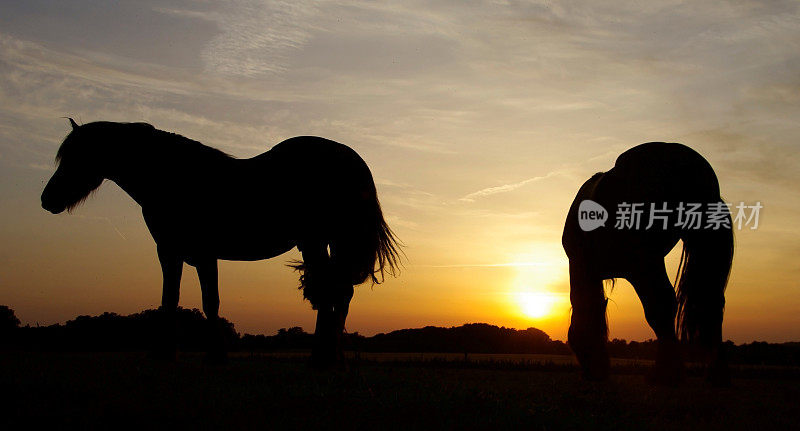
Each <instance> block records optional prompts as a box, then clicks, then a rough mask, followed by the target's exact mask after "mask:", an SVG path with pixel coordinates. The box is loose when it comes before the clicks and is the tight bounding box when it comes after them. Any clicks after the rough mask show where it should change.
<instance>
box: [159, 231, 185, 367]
mask: <svg viewBox="0 0 800 431" xmlns="http://www.w3.org/2000/svg"><path fill="white" fill-rule="evenodd" d="M158 260H159V262H160V263H161V274H162V277H163V290H162V292H161V313H159V314H160V317H161V322H159V325H158V326H159V328H158V329H157V334H156V340H157V341H156V348H155V357H156V358H159V359H167V360H175V356H176V353H177V345H176V340H175V338H176V325H177V322H176V312H177V310H178V299H179V297H180V290H181V274H182V272H183V260H182V259H181V258H180V257H178V255H177V254H175V253H171V252H169V251H168V250H167V249H165V248H164V247H158Z"/></svg>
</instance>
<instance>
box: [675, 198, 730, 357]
mask: <svg viewBox="0 0 800 431" xmlns="http://www.w3.org/2000/svg"><path fill="white" fill-rule="evenodd" d="M725 219H726V221H727V223H722V224H721V225H720V226H719V228H718V229H716V230H714V229H709V228H706V229H699V230H686V231H684V234H683V235H682V238H681V239H682V240H683V252H682V253H681V261H680V264H679V266H678V274H677V278H676V280H675V287H676V289H677V299H678V316H677V321H676V326H677V330H678V334H679V335H680V337H681V339H682V340H685V341H689V342H694V341H699V342H700V343H701V344H703V345H706V346H713V345H716V344H718V343H720V342H721V341H722V315H723V312H724V309H725V287H726V285H727V284H728V277H729V276H730V271H731V264H732V263H733V248H734V245H733V229H732V226H731V218H730V214H729V213H728V214H726V215H725ZM725 224H727V226H725Z"/></svg>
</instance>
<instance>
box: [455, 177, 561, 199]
mask: <svg viewBox="0 0 800 431" xmlns="http://www.w3.org/2000/svg"><path fill="white" fill-rule="evenodd" d="M561 174H562V173H561V172H560V171H553V172H549V173H548V174H547V175H541V176H538V177H533V178H528V179H527V180H523V181H520V182H517V183H511V184H503V185H502V186H495V187H487V188H485V189H481V190H478V191H477V192H473V193H470V194H468V195H466V196H464V197H462V198H461V199H459V201H462V202H475V200H476V199H479V198H482V197H486V196H491V195H496V194H498V193H508V192H511V191H514V190H517V189H519V188H521V187H524V186H526V185H528V184H533V183H536V182H539V181H542V180H545V179H548V178H552V177H555V176H558V175H561Z"/></svg>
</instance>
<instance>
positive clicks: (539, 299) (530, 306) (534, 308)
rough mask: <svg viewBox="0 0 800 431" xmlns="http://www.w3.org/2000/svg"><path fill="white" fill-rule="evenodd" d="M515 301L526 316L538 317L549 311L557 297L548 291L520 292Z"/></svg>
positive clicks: (547, 313)
mask: <svg viewBox="0 0 800 431" xmlns="http://www.w3.org/2000/svg"><path fill="white" fill-rule="evenodd" d="M517 301H518V302H519V306H520V308H521V309H522V312H523V313H524V314H525V315H526V316H528V317H532V318H537V319H538V318H542V317H545V316H547V315H549V314H550V313H551V311H552V309H553V306H554V305H555V304H556V303H557V302H558V298H556V297H555V296H554V295H552V294H548V293H541V292H520V293H519V295H518V298H517Z"/></svg>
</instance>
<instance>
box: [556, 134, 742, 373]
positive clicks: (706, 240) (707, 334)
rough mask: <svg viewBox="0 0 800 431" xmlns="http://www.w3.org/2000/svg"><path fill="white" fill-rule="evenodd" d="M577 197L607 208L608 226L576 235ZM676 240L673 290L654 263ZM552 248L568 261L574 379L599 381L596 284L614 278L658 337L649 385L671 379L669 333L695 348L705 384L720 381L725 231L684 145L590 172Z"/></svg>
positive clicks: (728, 254) (721, 213) (708, 171)
mask: <svg viewBox="0 0 800 431" xmlns="http://www.w3.org/2000/svg"><path fill="white" fill-rule="evenodd" d="M585 200H591V201H594V202H595V203H597V204H599V205H600V206H602V207H603V208H604V209H605V210H606V211H608V212H609V213H612V214H613V213H614V212H615V211H616V223H614V218H613V217H612V218H611V222H610V223H608V225H603V226H599V227H597V228H596V229H594V230H590V229H589V228H587V229H586V230H584V229H583V228H581V221H582V219H581V218H582V217H584V220H585V218H586V217H587V216H590V214H588V211H581V202H583V201H585ZM631 204H641V205H637V206H635V207H633V206H631ZM691 204H694V205H691ZM698 204H699V205H698ZM689 208H694V209H695V211H693V212H690V211H689ZM632 209H633V211H632ZM665 209H666V210H665ZM709 209H710V210H709ZM637 211H641V213H644V214H642V215H643V216H644V217H642V218H641V224H640V225H639V226H638V228H636V226H635V218H634V217H632V215H633V214H634V213H636V212H637ZM712 212H715V214H714V215H713V216H712ZM641 213H640V214H641ZM697 214H700V216H701V217H697ZM654 215H656V216H658V217H654ZM690 215H691V217H690ZM702 216H706V218H705V219H703V218H702ZM690 219H691V220H690ZM651 221H652V223H651ZM595 226H596V225H595ZM679 239H680V240H683V253H682V256H681V264H680V267H679V269H678V276H677V279H676V282H675V288H673V286H672V284H671V283H670V280H669V277H668V275H667V272H666V269H665V266H664V257H665V256H666V255H667V253H669V251H670V250H671V249H672V248H673V247H674V246H675V245H676V244H677V242H678V240H679ZM562 243H563V246H564V250H565V251H566V253H567V256H568V257H569V276H570V301H571V302H572V321H571V324H570V328H569V333H568V340H569V345H570V346H571V347H572V350H573V351H574V352H575V355H576V357H577V359H578V362H579V363H580V365H581V369H582V371H583V376H584V378H586V379H589V380H600V379H604V378H606V377H607V375H608V372H609V359H608V353H607V351H606V342H607V340H608V329H607V325H606V314H605V312H606V303H607V298H606V296H605V292H604V290H603V280H605V279H613V278H616V277H622V278H625V279H627V280H628V281H629V282H630V283H631V284H632V285H633V287H634V289H635V290H636V293H637V295H638V296H639V299H640V300H641V301H642V306H643V307H644V312H645V318H646V319H647V323H648V324H649V325H650V327H651V328H652V329H653V331H654V332H655V334H656V337H657V339H658V353H657V358H656V368H655V370H654V373H653V375H652V378H653V380H654V382H656V383H670V382H674V381H676V379H677V378H678V377H679V374H680V370H681V368H682V364H681V359H680V355H679V352H678V337H677V334H676V328H677V332H678V334H679V335H680V337H681V339H683V340H687V341H691V342H698V344H699V345H701V346H703V347H705V351H706V352H707V354H708V356H709V367H708V375H707V377H708V378H709V380H711V381H712V382H713V383H715V384H720V385H724V384H726V383H727V381H728V380H729V376H728V368H727V362H726V361H725V358H724V355H723V353H722V351H721V348H722V346H721V342H722V315H723V309H724V306H725V296H724V295H725V286H726V284H727V282H728V275H729V273H730V268H731V263H732V260H733V231H732V227H731V219H730V212H729V210H728V208H727V206H724V204H723V203H722V201H721V197H720V191H719V183H718V182H717V177H716V175H715V174H714V171H713V169H712V168H711V165H710V164H709V163H708V162H707V161H706V160H705V159H704V158H703V157H702V156H701V155H700V154H698V153H697V152H695V151H694V150H692V149H691V148H689V147H687V146H685V145H681V144H675V143H663V142H650V143H646V144H642V145H638V146H636V147H634V148H631V149H630V150H628V151H626V152H624V153H622V154H621V155H620V156H619V157H618V158H617V161H616V164H615V165H614V167H613V168H612V169H611V170H610V171H608V172H600V173H597V174H595V175H594V176H592V177H591V178H590V179H589V180H588V181H586V182H585V183H584V184H583V186H582V187H581V188H580V190H579V191H578V194H577V196H576V197H575V200H574V202H573V203H572V206H571V207H570V209H569V213H568V215H567V220H566V224H565V226H564V233H563V237H562ZM676 290H677V294H676ZM676 317H677V325H676Z"/></svg>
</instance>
